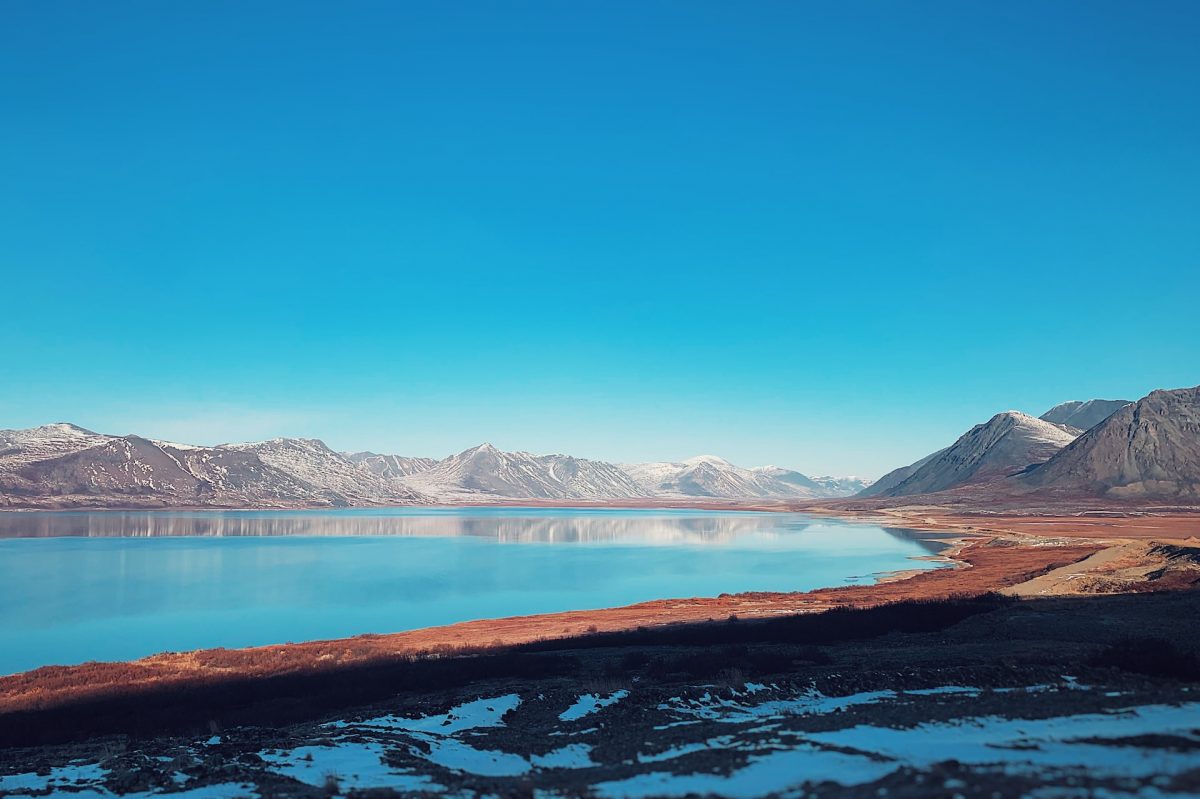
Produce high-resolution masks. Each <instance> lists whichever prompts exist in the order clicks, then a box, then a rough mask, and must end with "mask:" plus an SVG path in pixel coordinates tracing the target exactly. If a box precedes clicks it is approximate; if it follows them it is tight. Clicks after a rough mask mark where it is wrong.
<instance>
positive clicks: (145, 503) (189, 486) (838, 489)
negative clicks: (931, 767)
mask: <svg viewBox="0 0 1200 799" xmlns="http://www.w3.org/2000/svg"><path fill="white" fill-rule="evenodd" d="M865 485H866V483H865V482H864V481H861V480H858V479H856V478H840V477H808V476H806V475H804V474H801V473H800V472H797V471H794V470H791V469H784V468H780V467H777V466H764V467H759V468H755V469H743V468H741V467H738V466H734V465H733V464H731V463H729V462H728V461H726V460H724V459H723V458H718V457H715V456H711V455H708V456H701V457H698V458H692V459H690V460H688V461H685V462H682V463H651V464H636V465H630V466H625V467H621V466H617V465H615V464H612V463H606V462H604V461H596V460H588V459H584V458H575V457H572V456H570V455H533V454H531V453H528V452H502V451H500V450H498V449H496V448H495V447H493V446H491V445H490V444H482V445H480V446H478V447H473V448H471V449H469V450H466V451H464V452H460V453H458V454H457V455H452V456H450V457H448V458H445V459H443V460H440V461H438V460H434V459H432V458H408V457H404V456H400V455H385V454H379V453H375V452H355V453H339V452H335V451H334V450H332V449H330V448H329V447H328V446H326V445H325V443H324V442H322V441H320V440H317V439H304V438H276V439H271V440H269V441H259V442H253V443H244V444H223V445H220V446H217V447H197V446H190V445H187V444H174V443H170V442H163V441H152V440H150V439H146V438H141V437H138V436H109V435H103V434H100V433H94V432H92V431H90V430H85V429H84V428H81V427H78V426H76V425H71V424H65V423H62V424H53V425H45V426H43V427H38V428H33V429H30V430H4V431H0V507H130V506H133V507H193V506H194V507H346V506H355V505H400V504H413V503H432V502H449V503H453V502H488V501H493V500H522V499H530V500H565V501H571V500H580V501H608V500H638V499H654V498H665V499H697V498H714V499H730V500H756V499H806V498H816V497H838V496H848V495H850V494H852V493H853V492H855V491H857V490H860V489H861V488H862V487H863V486H865Z"/></svg>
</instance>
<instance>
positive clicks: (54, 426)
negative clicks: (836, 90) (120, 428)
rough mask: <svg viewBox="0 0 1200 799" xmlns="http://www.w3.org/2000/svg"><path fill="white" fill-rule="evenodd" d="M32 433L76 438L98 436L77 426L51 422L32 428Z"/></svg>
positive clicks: (69, 423)
mask: <svg viewBox="0 0 1200 799" xmlns="http://www.w3.org/2000/svg"><path fill="white" fill-rule="evenodd" d="M33 432H41V433H46V434H51V435H62V436H78V437H84V436H96V435H99V433H93V432H92V431H91V430H88V429H87V428H86V427H80V426H79V425H77V424H72V423H71V422H52V423H50V424H44V425H41V426H40V427H35V428H33Z"/></svg>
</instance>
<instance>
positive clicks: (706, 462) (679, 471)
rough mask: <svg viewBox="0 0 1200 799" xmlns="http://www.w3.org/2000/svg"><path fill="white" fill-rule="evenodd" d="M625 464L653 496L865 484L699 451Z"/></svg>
mask: <svg viewBox="0 0 1200 799" xmlns="http://www.w3.org/2000/svg"><path fill="white" fill-rule="evenodd" d="M621 468H622V469H624V470H625V472H626V473H628V474H629V476H630V477H632V478H633V479H634V481H635V482H637V484H638V486H639V487H640V488H641V490H642V492H643V493H644V495H645V496H651V497H676V498H689V497H711V498H714V499H809V498H817V497H844V496H849V495H850V494H852V493H854V491H855V490H858V489H861V487H862V486H863V485H865V482H863V481H857V480H853V479H850V478H847V479H848V480H850V482H848V483H847V484H846V485H842V484H841V483H840V482H839V478H821V479H819V480H817V479H813V478H811V477H808V476H806V475H804V474H801V473H800V472H797V471H794V470H791V469H784V468H781V467H778V466H759V467H756V468H753V469H744V468H741V467H739V466H734V465H733V464H732V463H730V462H729V461H727V460H725V459H724V458H719V457H717V456H715V455H698V456H696V457H694V458H688V459H687V460H685V461H680V462H678V463H669V462H658V463H632V464H622V465H621Z"/></svg>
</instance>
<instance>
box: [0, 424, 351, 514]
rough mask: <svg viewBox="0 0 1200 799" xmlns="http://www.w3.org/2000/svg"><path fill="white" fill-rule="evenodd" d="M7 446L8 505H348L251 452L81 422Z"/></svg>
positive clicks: (2, 475) (14, 437) (1, 484)
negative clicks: (102, 431) (115, 432)
mask: <svg viewBox="0 0 1200 799" xmlns="http://www.w3.org/2000/svg"><path fill="white" fill-rule="evenodd" d="M0 441H4V442H5V447H6V448H5V450H4V453H5V454H4V455H3V456H0V506H8V507H21V506H50V505H53V506H121V507H124V506H137V507H164V506H166V507H170V506H219V507H242V506H289V507H290V506H295V505H311V506H322V505H326V506H327V505H338V504H347V503H346V501H345V500H344V499H343V498H341V497H338V496H337V495H335V494H332V493H330V492H326V491H322V490H320V489H319V488H317V487H314V486H312V485H310V484H308V483H306V482H304V481H303V480H301V479H298V478H297V477H295V476H294V475H291V474H288V473H287V472H285V471H282V470H279V469H276V468H274V467H272V466H269V465H267V464H266V463H264V462H263V461H262V460H260V459H259V458H258V457H257V456H256V455H254V454H251V453H243V452H235V451H227V450H222V449H216V448H212V447H191V446H187V445H181V444H168V443H165V442H157V441H150V440H149V439H145V438H140V437H138V436H101V435H98V434H95V433H91V432H90V431H84V430H82V428H75V427H74V426H73V425H47V426H45V427H40V428H34V429H33V430H23V431H4V433H3V434H0Z"/></svg>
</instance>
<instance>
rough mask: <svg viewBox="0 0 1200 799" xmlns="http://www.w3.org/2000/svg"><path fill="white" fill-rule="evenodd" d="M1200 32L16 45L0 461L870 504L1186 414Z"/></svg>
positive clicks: (198, 29) (2, 202)
mask: <svg viewBox="0 0 1200 799" xmlns="http://www.w3.org/2000/svg"><path fill="white" fill-rule="evenodd" d="M1198 40H1200V5H1198V4H1196V3H1191V2H1180V3H1153V2H1151V3H1139V4H1136V6H1135V5H1133V4H1128V3H1108V2H1077V3H1076V2H1056V3H1043V2H1004V3H981V2H958V1H957V0H956V1H955V2H926V3H920V4H908V3H891V2H869V3H866V2H841V1H839V2H827V3H826V2H815V1H814V2H803V3H794V2H780V3H770V2H758V3H749V4H746V3H699V2H696V3H684V2H668V3H659V2H636V3H635V2H608V1H607V0H606V1H605V2H547V3H530V2H513V3H498V2H487V3H442V2H430V3H417V2H406V3H396V2H381V3H368V2H352V3H346V4H328V3H304V2H287V3H282V2H281V3H272V2H265V0H264V1H261V2H255V3H236V2H227V3H222V2H205V3H200V2H178V3H161V2H146V3H140V2H119V3H85V2H78V3H73V2H56V3H45V2H40V1H37V2H19V1H15V0H14V1H10V2H7V3H5V4H4V5H3V8H2V9H0V114H2V121H0V175H2V176H3V177H2V179H0V270H2V272H3V280H2V282H0V342H2V344H3V352H4V354H3V359H2V361H0V363H2V364H3V366H2V367H0V369H2V370H3V371H2V374H0V427H24V426H31V425H35V424H40V423H44V422H48V421H56V420H71V421H75V422H77V423H79V424H82V425H85V426H88V427H92V428H95V429H100V430H103V431H106V432H117V433H123V432H138V433H141V434H145V435H151V436H156V437H164V438H173V439H177V440H186V441H194V442H198V443H217V442H220V441H227V440H245V439H254V438H264V437H270V436H275V435H305V436H318V437H322V438H324V439H325V440H326V441H327V442H328V443H329V444H330V445H331V446H334V447H336V448H343V449H359V448H373V449H377V450H384V451H395V452H401V453H406V454H420V455H445V454H448V453H450V452H452V451H457V450H460V449H463V448H465V447H467V446H470V445H472V444H475V443H478V442H479V441H482V440H489V441H491V442H493V443H495V444H496V445H497V446H500V447H505V448H521V449H529V450H532V451H535V452H549V451H566V452H571V453H573V454H577V455H582V456H590V457H598V458H604V459H610V460H617V461H621V460H645V459H669V458H682V457H686V456H689V455H692V454H696V453H699V452H713V453H717V454H721V455H723V456H725V457H728V458H730V459H732V460H734V461H736V462H740V463H744V464H746V465H751V464H758V463H778V464H781V465H786V466H792V467H796V468H800V469H802V470H805V471H809V472H814V473H831V472H832V473H857V474H863V475H868V476H877V475H879V474H881V473H882V472H884V471H886V470H887V469H889V468H891V467H893V466H896V465H899V464H901V463H905V462H908V461H911V460H913V459H915V458H916V457H919V456H921V455H924V454H926V453H927V452H929V451H931V450H933V449H936V448H937V447H940V446H943V445H945V444H946V443H948V442H949V441H950V440H953V439H954V438H955V437H956V436H957V435H959V434H960V433H961V432H963V431H964V430H965V429H966V428H967V427H969V426H970V425H971V424H973V423H975V422H978V421H981V420H984V419H986V418H987V417H989V416H990V415H991V414H993V413H995V412H997V411H1000V410H1004V409H1007V408H1018V409H1022V410H1026V411H1030V412H1033V413H1040V412H1041V411H1043V410H1045V408H1047V407H1049V406H1050V405H1052V404H1054V403H1056V402H1059V401H1061V400H1066V399H1072V398H1089V397H1093V396H1101V397H1121V396H1124V397H1137V396H1140V395H1142V394H1144V393H1146V392H1148V391H1150V390H1151V389H1154V388H1158V387H1176V386H1182V385H1194V384H1196V383H1200V313H1198V312H1197V307H1198V305H1200V147H1197V144H1196V143H1197V142H1198V141H1200V48H1197V47H1196V46H1195V42H1196V41H1198Z"/></svg>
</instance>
